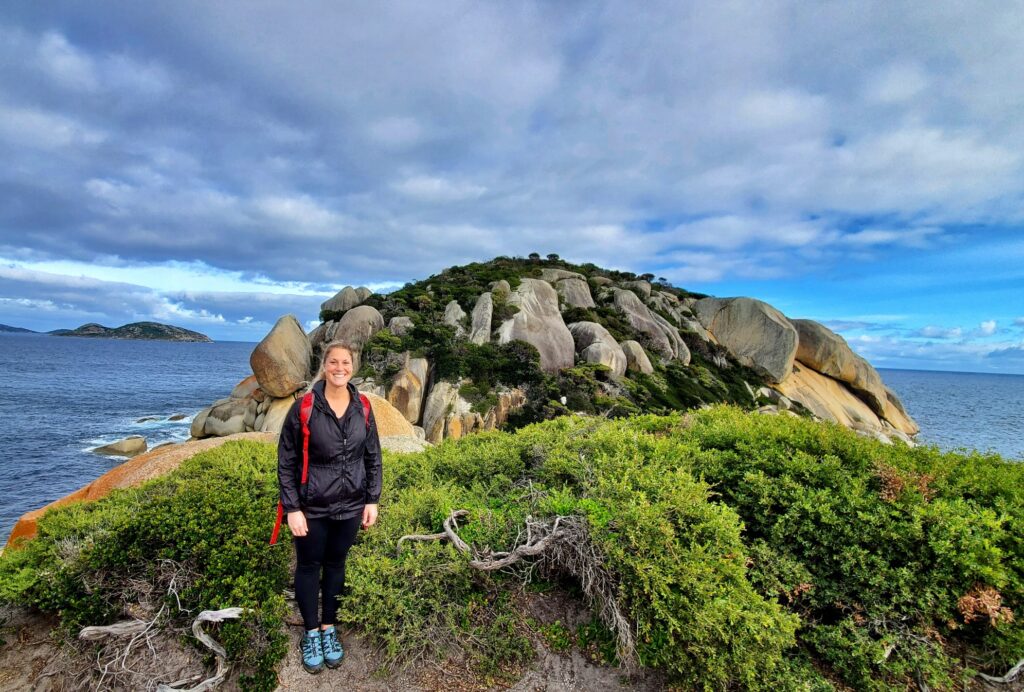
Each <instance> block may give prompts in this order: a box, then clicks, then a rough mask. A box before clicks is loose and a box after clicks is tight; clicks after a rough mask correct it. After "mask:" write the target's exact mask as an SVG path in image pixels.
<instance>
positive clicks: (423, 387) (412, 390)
mask: <svg viewBox="0 0 1024 692" xmlns="http://www.w3.org/2000/svg"><path fill="white" fill-rule="evenodd" d="M429 369H430V365H429V363H427V359H426V358H411V357H410V356H409V354H408V353H406V354H405V366H404V367H403V368H402V370H401V371H400V372H399V373H398V375H396V376H395V379H394V381H392V383H391V389H390V390H388V396H387V399H388V401H389V402H390V403H391V405H392V406H394V407H395V409H397V410H398V412H399V413H401V414H402V416H404V417H405V419H406V420H407V421H409V423H411V424H413V425H415V424H417V423H419V422H420V415H421V413H422V411H423V398H424V396H425V395H426V393H427V373H428V371H429Z"/></svg>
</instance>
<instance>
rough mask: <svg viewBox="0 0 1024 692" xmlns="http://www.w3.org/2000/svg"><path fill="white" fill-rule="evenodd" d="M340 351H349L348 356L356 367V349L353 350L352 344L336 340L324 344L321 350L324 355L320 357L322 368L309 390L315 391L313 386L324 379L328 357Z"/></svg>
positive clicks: (310, 384)
mask: <svg viewBox="0 0 1024 692" xmlns="http://www.w3.org/2000/svg"><path fill="white" fill-rule="evenodd" d="M338 349H341V350H343V351H348V356H349V358H351V359H352V365H353V366H355V360H356V352H355V349H353V348H352V346H351V345H350V344H348V343H347V342H345V341H339V340H334V341H329V342H327V343H326V344H324V346H323V348H322V349H321V354H322V355H321V356H320V368H319V369H318V370H317V371H316V377H314V378H313V381H312V382H310V383H309V389H310V390H312V389H313V385H314V384H316V383H317V382H319V381H320V380H322V379H324V363H326V362H327V356H329V355H330V354H331V351H336V350H338ZM352 374H353V375H355V373H352Z"/></svg>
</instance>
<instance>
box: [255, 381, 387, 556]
mask: <svg viewBox="0 0 1024 692" xmlns="http://www.w3.org/2000/svg"><path fill="white" fill-rule="evenodd" d="M359 396H360V398H363V395H362V394H360V395H359ZM364 405H367V406H368V405H369V404H368V402H366V401H365V400H364ZM312 410H313V392H306V394H305V396H303V397H302V403H301V404H300V405H299V420H300V421H301V422H302V481H301V484H302V485H305V484H306V481H307V479H308V477H309V414H310V413H311V412H312ZM366 425H367V426H369V425H370V414H369V413H367V414H366ZM283 521H284V505H283V504H282V503H281V500H278V501H277V521H276V522H275V523H274V531H273V533H271V534H270V545H274V544H275V543H277V536H278V534H279V533H281V523H282V522H283Z"/></svg>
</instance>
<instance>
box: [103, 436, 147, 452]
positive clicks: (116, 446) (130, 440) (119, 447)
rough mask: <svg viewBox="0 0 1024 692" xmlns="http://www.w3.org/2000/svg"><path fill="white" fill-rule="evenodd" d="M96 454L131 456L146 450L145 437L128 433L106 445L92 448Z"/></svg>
mask: <svg viewBox="0 0 1024 692" xmlns="http://www.w3.org/2000/svg"><path fill="white" fill-rule="evenodd" d="M92 451H94V452H95V453H96V454H104V455H106V456H114V457H133V456H135V455H137V454H142V453H143V452H145V451H146V438H145V437H143V436H142V435H129V436H128V437H126V438H124V439H123V440H118V441H117V442H111V443H110V444H108V445H103V446H102V447H97V448H96V449H94V450H92Z"/></svg>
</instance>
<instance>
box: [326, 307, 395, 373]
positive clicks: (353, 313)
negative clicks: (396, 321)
mask: <svg viewBox="0 0 1024 692" xmlns="http://www.w3.org/2000/svg"><path fill="white" fill-rule="evenodd" d="M381 329H384V318H383V317H382V316H381V314H380V313H379V312H377V308H375V307H372V306H370V305H359V306H357V307H354V308H352V309H351V310H349V311H348V312H346V313H345V314H344V315H343V316H342V318H341V319H340V320H339V321H338V326H337V328H336V329H335V330H334V333H333V334H330V335H329V339H330V340H331V341H336V340H337V341H344V342H345V343H346V344H348V345H349V346H351V347H352V348H353V349H354V351H355V352H354V353H353V354H352V371H353V372H359V361H360V357H361V356H362V352H363V346H365V345H366V342H367V341H369V340H370V339H371V338H372V337H373V335H374V334H376V333H377V332H379V331H380V330H381Z"/></svg>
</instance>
